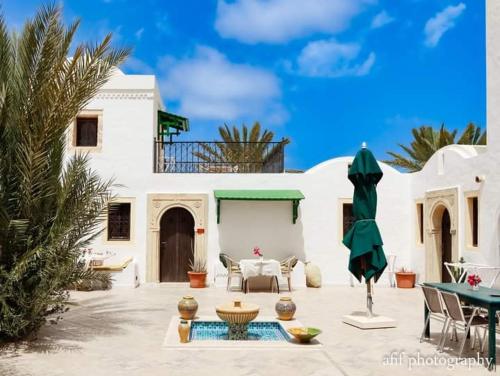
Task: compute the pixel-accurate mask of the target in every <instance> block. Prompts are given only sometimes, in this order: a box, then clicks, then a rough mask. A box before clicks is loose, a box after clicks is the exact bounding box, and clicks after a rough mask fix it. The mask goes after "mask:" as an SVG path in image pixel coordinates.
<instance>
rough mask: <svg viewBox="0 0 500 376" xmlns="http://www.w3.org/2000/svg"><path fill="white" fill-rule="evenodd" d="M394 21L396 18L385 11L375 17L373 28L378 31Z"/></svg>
mask: <svg viewBox="0 0 500 376" xmlns="http://www.w3.org/2000/svg"><path fill="white" fill-rule="evenodd" d="M393 21H394V17H391V16H390V15H389V14H388V13H387V12H386V11H385V10H383V11H382V12H380V13H378V14H377V15H376V16H375V17H373V20H372V24H371V28H372V29H378V28H380V27H382V26H385V25H387V24H390V23H391V22H393Z"/></svg>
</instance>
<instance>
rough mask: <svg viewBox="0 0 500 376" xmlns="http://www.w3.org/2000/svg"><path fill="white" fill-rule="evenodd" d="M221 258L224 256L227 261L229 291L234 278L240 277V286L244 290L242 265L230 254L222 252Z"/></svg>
mask: <svg viewBox="0 0 500 376" xmlns="http://www.w3.org/2000/svg"><path fill="white" fill-rule="evenodd" d="M220 257H221V258H223V259H224V260H225V262H226V268H227V288H226V289H227V291H230V290H231V281H232V279H233V278H239V279H240V288H241V289H242V290H243V284H244V281H243V275H242V274H241V269H240V265H239V264H238V263H237V262H236V261H234V260H233V259H232V258H231V257H229V256H228V255H226V254H224V253H221V255H220Z"/></svg>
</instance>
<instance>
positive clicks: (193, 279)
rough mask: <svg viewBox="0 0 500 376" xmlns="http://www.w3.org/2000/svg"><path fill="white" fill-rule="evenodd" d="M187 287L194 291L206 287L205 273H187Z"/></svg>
mask: <svg viewBox="0 0 500 376" xmlns="http://www.w3.org/2000/svg"><path fill="white" fill-rule="evenodd" d="M188 277H189V286H190V287H192V288H195V289H201V288H204V287H205V286H206V280H207V273H199V272H188Z"/></svg>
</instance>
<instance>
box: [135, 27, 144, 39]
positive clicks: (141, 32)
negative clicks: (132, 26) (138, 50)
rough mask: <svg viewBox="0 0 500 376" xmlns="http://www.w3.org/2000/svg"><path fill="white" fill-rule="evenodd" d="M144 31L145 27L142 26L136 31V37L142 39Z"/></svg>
mask: <svg viewBox="0 0 500 376" xmlns="http://www.w3.org/2000/svg"><path fill="white" fill-rule="evenodd" d="M143 33H144V28H143V27H141V28H140V29H139V30H137V31H136V32H135V37H136V39H137V40H140V39H141V38H142V34H143Z"/></svg>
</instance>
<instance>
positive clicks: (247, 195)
mask: <svg viewBox="0 0 500 376" xmlns="http://www.w3.org/2000/svg"><path fill="white" fill-rule="evenodd" d="M214 196H215V200H216V202H217V223H220V202H221V201H222V200H238V201H291V202H292V221H293V223H295V222H296V221H297V217H298V216H299V203H300V200H303V199H304V198H305V197H304V195H303V194H302V192H301V191H299V190H298V189H243V190H242V189H217V190H215V191H214Z"/></svg>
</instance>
